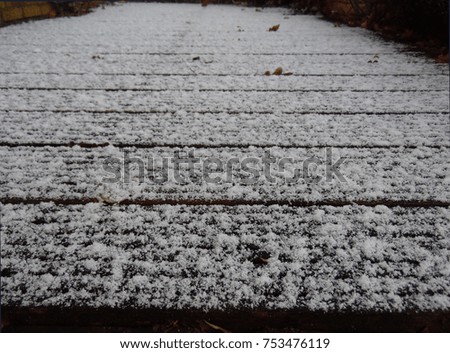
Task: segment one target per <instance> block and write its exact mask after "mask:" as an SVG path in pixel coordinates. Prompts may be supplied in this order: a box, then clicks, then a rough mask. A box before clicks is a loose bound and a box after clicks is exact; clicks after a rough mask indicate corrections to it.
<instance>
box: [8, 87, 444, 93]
mask: <svg viewBox="0 0 450 353" xmlns="http://www.w3.org/2000/svg"><path fill="white" fill-rule="evenodd" d="M0 90H3V91H4V90H20V91H104V92H127V91H131V92H197V91H198V92H258V93H260V92H292V93H294V92H298V93H308V92H323V93H336V92H355V93H364V92H377V93H381V92H390V93H395V92H402V93H409V92H449V90H448V89H341V88H337V89H300V88H299V89H251V88H237V89H232V88H230V89H223V88H199V89H193V88H189V89H186V88H184V89H181V88H145V87H131V88H99V87H97V88H96V87H75V88H73V87H59V88H57V87H0Z"/></svg>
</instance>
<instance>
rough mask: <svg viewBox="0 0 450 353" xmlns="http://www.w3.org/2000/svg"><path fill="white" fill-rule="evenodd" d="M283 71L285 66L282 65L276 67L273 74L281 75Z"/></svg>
mask: <svg viewBox="0 0 450 353" xmlns="http://www.w3.org/2000/svg"><path fill="white" fill-rule="evenodd" d="M282 73H283V68H282V67H277V68H276V69H275V71H274V72H273V75H277V76H280V75H281V74H282Z"/></svg>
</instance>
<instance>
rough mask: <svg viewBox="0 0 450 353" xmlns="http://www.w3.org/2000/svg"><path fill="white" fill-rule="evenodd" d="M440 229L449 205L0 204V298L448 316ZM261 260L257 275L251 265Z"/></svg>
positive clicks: (449, 244) (446, 250)
mask: <svg viewBox="0 0 450 353" xmlns="http://www.w3.org/2000/svg"><path fill="white" fill-rule="evenodd" d="M319 214H320V215H321V220H319V221H318V219H317V215H319ZM93 215H95V218H94V219H93ZM449 220H450V209H448V208H427V209H425V208H414V209H404V208H392V209H391V208H387V207H377V208H375V209H374V208H370V207H363V206H345V207H310V208H309V207H308V208H297V207H289V206H270V207H265V206H238V207H232V206H169V205H162V206H152V207H141V206H135V205H130V206H103V205H101V204H88V205H80V206H56V205H54V204H52V203H41V204H39V205H8V204H5V205H2V226H3V231H2V244H1V245H2V266H3V271H4V273H6V272H5V271H7V272H8V275H4V276H3V277H2V286H3V288H2V290H3V297H2V300H3V302H4V303H5V304H7V305H24V306H29V305H35V304H36V303H39V304H40V305H56V306H63V307H66V306H73V305H89V306H94V307H99V306H105V305H108V306H113V307H115V306H127V305H131V306H135V307H159V308H178V309H180V308H200V309H213V308H216V309H217V308H220V309H225V308H235V307H248V308H256V307H266V308H300V309H310V310H319V309H320V310H348V309H351V310H362V311H364V310H372V311H385V310H388V311H401V310H437V309H446V308H448V307H449V304H450V302H449V298H448V295H447V293H448V292H449V290H450V279H449V277H448V273H449V265H448V263H449V260H450V240H449V233H448V227H447V226H448V222H449ZM439 227H441V228H445V231H444V232H440V231H439V230H438V229H439ZM261 251H265V252H267V253H268V254H270V257H269V259H268V262H267V265H265V266H257V265H255V264H254V263H252V261H253V260H252V259H253V258H254V257H255V256H257V254H258V253H260V252H261ZM418 264H420V266H419V265H418ZM430 293H433V294H432V295H430Z"/></svg>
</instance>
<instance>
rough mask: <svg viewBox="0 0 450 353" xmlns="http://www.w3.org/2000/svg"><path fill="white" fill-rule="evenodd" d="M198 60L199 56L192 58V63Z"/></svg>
mask: <svg viewBox="0 0 450 353" xmlns="http://www.w3.org/2000/svg"><path fill="white" fill-rule="evenodd" d="M196 60H200V57H199V56H196V57H195V58H192V61H196Z"/></svg>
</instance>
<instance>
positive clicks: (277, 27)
mask: <svg viewBox="0 0 450 353" xmlns="http://www.w3.org/2000/svg"><path fill="white" fill-rule="evenodd" d="M279 29H280V25H275V26H272V27H270V28H269V32H276V31H278V30H279Z"/></svg>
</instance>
